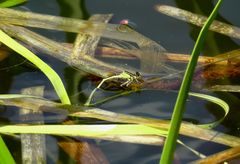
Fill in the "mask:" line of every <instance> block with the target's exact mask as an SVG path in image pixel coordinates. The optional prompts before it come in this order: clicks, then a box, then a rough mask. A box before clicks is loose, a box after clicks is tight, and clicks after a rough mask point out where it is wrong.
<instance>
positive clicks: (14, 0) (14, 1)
mask: <svg viewBox="0 0 240 164" xmlns="http://www.w3.org/2000/svg"><path fill="white" fill-rule="evenodd" d="M24 2H27V0H6V1H4V2H1V3H0V7H12V6H16V5H19V4H21V3H24Z"/></svg>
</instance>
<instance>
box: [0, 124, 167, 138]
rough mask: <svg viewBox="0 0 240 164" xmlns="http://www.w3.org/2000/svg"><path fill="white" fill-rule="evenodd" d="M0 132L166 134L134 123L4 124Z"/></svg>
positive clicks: (98, 134) (89, 135) (87, 134)
mask: <svg viewBox="0 0 240 164" xmlns="http://www.w3.org/2000/svg"><path fill="white" fill-rule="evenodd" d="M0 133H21V134H23V133H29V134H52V135H64V136H82V137H98V136H107V135H160V136H165V135H166V131H165V130H161V129H157V128H153V127H149V126H145V125H134V124H121V125H118V124H108V125H29V126H28V125H26V126H24V125H6V126H1V127H0Z"/></svg>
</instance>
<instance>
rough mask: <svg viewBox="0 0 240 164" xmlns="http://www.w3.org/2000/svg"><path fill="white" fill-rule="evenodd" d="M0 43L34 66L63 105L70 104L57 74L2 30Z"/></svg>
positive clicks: (0, 31)
mask: <svg viewBox="0 0 240 164" xmlns="http://www.w3.org/2000/svg"><path fill="white" fill-rule="evenodd" d="M0 42H2V43H3V44H5V45H6V46H8V47H9V48H11V49H13V50H14V51H16V52H17V53H19V54H20V55H22V56H23V57H25V58H26V59H28V60H29V61H31V62H32V63H33V64H34V65H36V66H37V67H38V68H39V69H40V70H41V71H42V72H43V73H44V74H45V75H46V76H47V77H48V79H49V80H50V81H51V83H52V85H53V87H54V89H55V91H56V92H57V94H58V96H59V98H60V100H61V102H62V103H63V104H71V103H70V100H69V97H68V95H67V92H66V90H65V87H64V85H63V83H62V80H61V78H60V77H59V76H58V74H57V73H56V72H55V71H54V70H53V69H52V68H51V67H50V66H48V65H47V64H46V63H45V62H43V61H42V60H41V59H40V58H39V57H37V56H36V55H35V54H33V53H32V52H31V51H29V50H28V49H27V48H25V47H24V46H22V45H21V44H19V43H18V42H16V41H15V40H14V39H12V38H11V37H9V36H8V35H7V34H5V33H4V32H3V31H2V30H0Z"/></svg>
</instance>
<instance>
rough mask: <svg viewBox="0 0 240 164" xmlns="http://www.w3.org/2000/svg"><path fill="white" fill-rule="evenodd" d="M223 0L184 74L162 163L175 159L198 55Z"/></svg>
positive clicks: (216, 7)
mask: <svg viewBox="0 0 240 164" xmlns="http://www.w3.org/2000/svg"><path fill="white" fill-rule="evenodd" d="M222 2H223V0H219V1H218V3H217V5H216V6H215V8H214V9H213V11H212V13H211V15H210V16H209V18H208V19H207V22H206V23H205V24H204V26H203V28H202V29H201V31H200V34H199V36H198V38H197V41H196V44H195V46H194V48H193V51H192V54H191V59H190V62H189V63H188V65H187V69H186V72H185V74H184V78H183V82H182V84H181V87H180V90H179V94H178V97H177V100H176V104H175V107H174V111H173V115H172V119H171V123H170V129H169V132H168V135H167V139H166V142H165V144H164V147H163V152H162V155H161V160H160V163H161V164H170V163H172V160H173V155H174V151H175V148H176V143H177V138H178V133H179V128H180V125H181V120H182V115H183V112H184V108H185V104H186V99H187V97H188V92H189V88H190V85H191V81H192V76H193V73H194V69H195V67H196V64H197V60H198V56H199V54H200V51H201V49H202V47H203V43H204V40H205V37H206V35H207V32H208V29H209V27H210V25H211V23H212V22H213V20H214V19H215V17H216V15H217V12H218V9H219V7H220V5H221V4H222Z"/></svg>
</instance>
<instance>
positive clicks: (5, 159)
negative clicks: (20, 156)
mask: <svg viewBox="0 0 240 164" xmlns="http://www.w3.org/2000/svg"><path fill="white" fill-rule="evenodd" d="M5 163H8V164H14V163H15V161H14V159H13V157H12V155H11V153H10V152H9V150H8V148H7V146H6V144H5V143H4V141H3V139H2V137H1V136H0V164H5Z"/></svg>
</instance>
